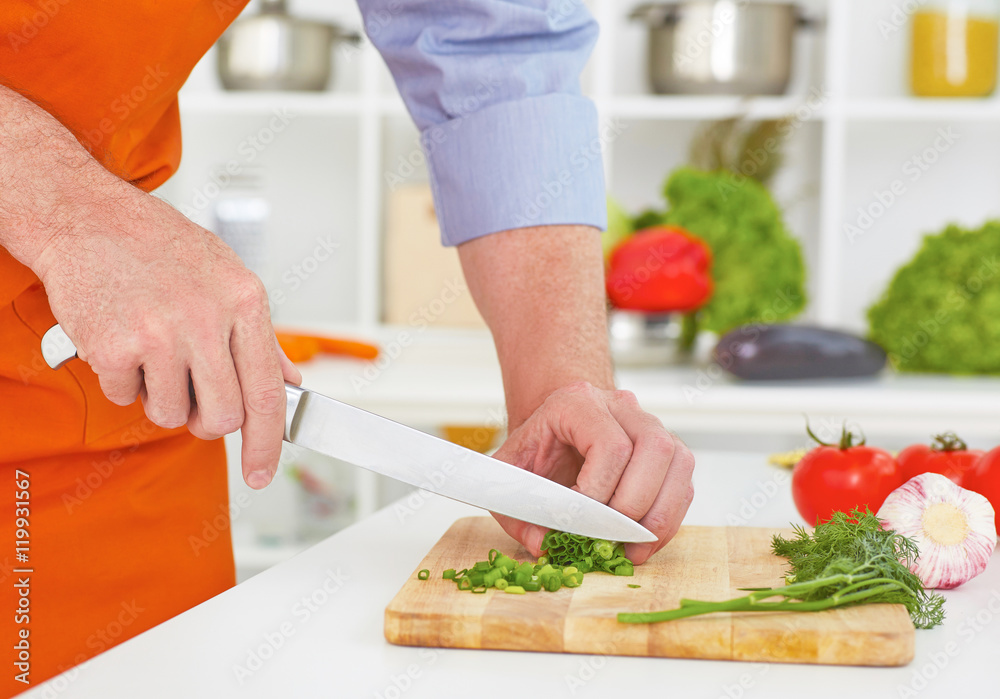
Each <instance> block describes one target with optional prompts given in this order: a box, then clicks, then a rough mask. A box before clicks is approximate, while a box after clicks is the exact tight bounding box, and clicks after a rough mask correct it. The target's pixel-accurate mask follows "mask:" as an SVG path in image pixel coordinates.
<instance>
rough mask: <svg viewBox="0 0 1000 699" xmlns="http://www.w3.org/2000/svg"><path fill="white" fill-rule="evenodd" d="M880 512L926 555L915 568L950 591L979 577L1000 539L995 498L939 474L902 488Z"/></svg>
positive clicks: (927, 475)
mask: <svg viewBox="0 0 1000 699" xmlns="http://www.w3.org/2000/svg"><path fill="white" fill-rule="evenodd" d="M878 517H879V519H881V520H882V522H883V526H884V527H885V528H886V529H895V530H896V532H897V533H898V534H902V535H903V536H905V537H907V538H910V539H913V541H914V542H916V544H917V548H918V549H919V550H920V555H919V557H918V558H917V560H916V561H914V562H912V563H911V564H910V570H911V571H913V573H914V574H915V575H916V576H917V577H918V578H920V580H921V582H923V584H924V587H927V588H937V589H942V590H949V589H951V588H953V587H958V586H959V585H961V584H962V583H964V582H966V581H968V580H971V579H972V578H974V577H976V576H977V575H979V574H980V573H982V572H983V571H984V570H985V569H986V564H987V563H988V562H989V560H990V556H991V555H992V554H993V549H994V548H995V547H996V543H997V532H996V526H995V524H994V519H993V517H994V513H993V506H992V505H990V503H989V501H988V500H987V499H986V498H984V497H983V496H982V495H980V494H979V493H974V492H972V491H971V490H965V489H964V488H960V487H959V486H957V485H955V484H954V483H953V482H952V481H951V480H949V479H948V478H946V477H945V476H942V475H940V474H937V473H922V474H920V475H919V476H915V477H914V478H911V479H910V480H908V481H907V482H906V483H904V484H903V485H901V486H900V487H898V488H896V490H894V491H892V493H890V494H889V497H887V498H886V499H885V502H884V503H883V504H882V507H881V509H879V511H878Z"/></svg>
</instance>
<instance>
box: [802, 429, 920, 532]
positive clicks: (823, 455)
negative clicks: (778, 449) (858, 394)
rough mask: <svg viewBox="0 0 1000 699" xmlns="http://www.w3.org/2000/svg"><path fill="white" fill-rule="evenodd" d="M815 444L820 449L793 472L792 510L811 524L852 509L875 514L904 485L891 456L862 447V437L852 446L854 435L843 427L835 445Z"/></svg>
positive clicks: (887, 453)
mask: <svg viewBox="0 0 1000 699" xmlns="http://www.w3.org/2000/svg"><path fill="white" fill-rule="evenodd" d="M809 434H810V436H812V437H813V438H814V439H816V437H815V435H813V434H812V432H809ZM816 441H817V442H820V446H818V447H816V448H815V449H813V450H812V451H810V452H808V453H807V454H806V455H805V456H804V457H802V460H801V461H799V463H798V464H797V465H796V466H795V471H794V472H793V473H792V498H793V499H794V500H795V507H796V508H797V509H798V511H799V514H800V515H802V518H803V519H805V520H806V522H808V523H809V524H810V525H815V524H817V523H819V522H825V521H826V520H828V519H829V518H830V515H831V514H833V513H834V512H838V511H839V512H850V511H851V510H852V509H853V508H855V507H857V508H860V509H864V508H865V507H867V508H868V509H870V510H871V511H872V512H877V511H878V508H880V507H881V506H882V503H883V502H884V501H885V499H886V498H887V497H888V496H889V493H891V492H892V491H893V490H895V489H896V488H898V487H899V486H901V485H902V484H903V482H904V479H903V477H902V474H901V473H900V470H899V464H898V463H896V459H895V458H893V456H892V454H890V453H889V452H887V451H885V450H884V449H878V448H876V447H868V446H865V444H864V438H861V439H860V441H859V442H858V443H857V444H855V436H854V435H853V434H852V433H851V432H849V431H848V430H847V428H846V427H845V428H844V432H843V434H842V436H841V439H840V442H839V443H838V444H826V443H825V442H821V441H820V440H819V439H816Z"/></svg>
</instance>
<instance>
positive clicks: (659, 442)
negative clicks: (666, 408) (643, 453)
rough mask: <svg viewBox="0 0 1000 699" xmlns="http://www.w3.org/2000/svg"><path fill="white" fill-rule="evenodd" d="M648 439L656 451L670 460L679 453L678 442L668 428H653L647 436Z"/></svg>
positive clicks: (650, 445)
mask: <svg viewBox="0 0 1000 699" xmlns="http://www.w3.org/2000/svg"><path fill="white" fill-rule="evenodd" d="M646 441H647V443H648V444H649V447H650V449H652V450H653V452H654V453H656V454H658V455H661V456H663V457H664V458H666V460H667V461H669V460H670V459H671V458H672V457H673V455H674V454H675V453H677V444H676V442H675V441H674V438H673V437H671V436H670V433H669V432H667V431H666V430H652V431H650V433H649V434H648V435H647V436H646Z"/></svg>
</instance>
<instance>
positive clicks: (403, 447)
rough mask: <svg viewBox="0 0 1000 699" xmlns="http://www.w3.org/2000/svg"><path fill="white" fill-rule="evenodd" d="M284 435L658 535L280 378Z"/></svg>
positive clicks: (71, 350) (613, 535)
mask: <svg viewBox="0 0 1000 699" xmlns="http://www.w3.org/2000/svg"><path fill="white" fill-rule="evenodd" d="M75 356H76V348H75V347H74V346H73V342H72V341H71V340H70V339H69V337H68V336H67V335H66V333H65V332H64V331H63V329H62V328H61V327H60V326H59V325H54V326H53V327H52V328H50V329H49V330H48V332H46V333H45V335H44V336H43V337H42V357H43V358H44V359H45V362H46V364H48V365H49V366H50V367H52V368H53V369H58V368H59V367H61V366H62V365H63V364H65V363H66V362H68V361H69V360H70V359H72V358H73V357H75ZM285 392H286V394H287V398H288V402H287V406H286V408H285V434H284V439H285V441H287V442H290V443H292V444H295V445H297V446H300V447H305V448H307V449H311V450H313V451H317V452H320V453H321V454H326V455H327V456H331V457H333V458H335V459H340V460H341V461H346V462H348V463H351V464H354V465H355V466H360V467H362V468H366V469H368V470H370V471H374V472H376V473H381V474H382V475H385V476H389V477H390V478H394V479H396V480H399V481H403V482H404V483H409V484H410V485H413V486H416V487H418V488H422V489H424V490H427V491H430V492H432V493H437V494H438V495H443V496H445V497H448V498H451V499H453V500H459V501H461V502H465V503H468V504H470V505H475V506H476V507H482V508H483V509H486V510H489V511H491V512H497V513H499V514H503V515H507V516H509V517H514V518H515V519H520V520H523V521H525V522H531V523H532V524H538V525H541V526H543V527H548V528H550V529H557V530H560V531H566V532H570V533H572V534H582V535H583V536H589V537H594V538H599V539H607V540H609V541H623V542H652V541H656V536H654V535H653V534H652V533H651V532H650V531H649V530H647V529H646V528H645V527H643V526H641V525H640V524H639V523H638V522H635V521H633V520H632V519H629V518H628V517H626V516H625V515H623V514H622V513H620V512H618V511H617V510H614V509H612V508H610V507H608V506H607V505H604V504H602V503H600V502H598V501H597V500H593V499H591V498H589V497H587V496H586V495H583V494H582V493H579V492H577V491H575V490H572V489H570V488H567V487H565V486H563V485H560V484H558V483H555V482H553V481H550V480H548V479H547V478H543V477H541V476H539V475H537V474H534V473H531V472H529V471H525V470H524V469H520V468H517V467H516V466H511V465H510V464H507V463H504V462H503V461H498V460H497V459H493V458H490V457H488V456H485V455H483V454H480V453H478V452H475V451H472V450H471V449H466V448H464V447H460V446H458V445H457V444H452V443H451V442H447V441H445V440H443V439H438V438H437V437H432V436H431V435H429V434H425V433H423V432H420V431H419V430H415V429H413V428H411V427H407V426H405V425H401V424H399V423H397V422H393V421H392V420H389V419H387V418H384V417H381V416H380V415H375V414H373V413H369V412H367V411H365V410H361V409H360V408H355V407H354V406H352V405H348V404H347V403H342V402H340V401H338V400H334V399H333V398H328V397H327V396H324V395H322V394H320V393H316V392H315V391H310V390H308V389H305V388H300V387H299V386H294V385H292V384H285Z"/></svg>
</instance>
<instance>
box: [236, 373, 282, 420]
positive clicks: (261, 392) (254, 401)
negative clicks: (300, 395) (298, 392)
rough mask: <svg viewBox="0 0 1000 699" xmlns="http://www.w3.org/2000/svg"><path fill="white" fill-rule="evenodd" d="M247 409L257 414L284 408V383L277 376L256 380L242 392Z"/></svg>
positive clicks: (265, 413) (272, 412)
mask: <svg viewBox="0 0 1000 699" xmlns="http://www.w3.org/2000/svg"><path fill="white" fill-rule="evenodd" d="M243 399H244V402H245V403H246V407H247V410H249V411H251V412H254V413H256V414H258V415H272V414H274V413H277V412H280V411H282V410H284V407H285V383H284V381H282V380H281V378H280V377H278V376H273V377H270V378H267V379H261V380H259V381H257V382H256V383H255V384H254V385H253V386H251V387H250V389H249V390H248V391H246V392H245V393H244V396H243Z"/></svg>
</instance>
